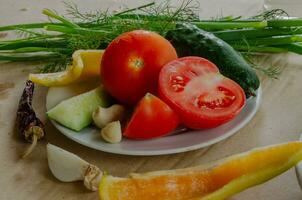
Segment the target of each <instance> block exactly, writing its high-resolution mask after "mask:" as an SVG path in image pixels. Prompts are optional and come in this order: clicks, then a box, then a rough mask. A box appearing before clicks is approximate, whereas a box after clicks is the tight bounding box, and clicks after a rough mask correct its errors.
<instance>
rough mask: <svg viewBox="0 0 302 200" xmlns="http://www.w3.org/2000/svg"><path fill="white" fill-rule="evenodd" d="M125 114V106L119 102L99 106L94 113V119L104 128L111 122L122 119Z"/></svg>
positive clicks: (96, 123) (98, 125)
mask: <svg viewBox="0 0 302 200" xmlns="http://www.w3.org/2000/svg"><path fill="white" fill-rule="evenodd" d="M124 114H125V108H124V107H123V106H122V105H119V104H115V105H112V106H110V107H109V108H103V107H100V106H99V107H98V108H97V109H96V110H95V111H94V112H93V113H92V119H93V122H94V124H95V125H96V126H97V127H99V128H103V127H105V126H106V125H107V124H109V123H110V122H113V121H117V120H122V119H123V117H124Z"/></svg>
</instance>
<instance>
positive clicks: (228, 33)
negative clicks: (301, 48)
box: [213, 27, 302, 41]
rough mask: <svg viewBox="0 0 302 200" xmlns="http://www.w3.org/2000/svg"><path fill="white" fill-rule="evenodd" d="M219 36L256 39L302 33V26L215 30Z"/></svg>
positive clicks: (233, 38) (228, 39)
mask: <svg viewBox="0 0 302 200" xmlns="http://www.w3.org/2000/svg"><path fill="white" fill-rule="evenodd" d="M213 33H214V34H215V35H216V36H217V37H219V38H221V39H223V40H226V41H230V40H238V38H239V39H240V38H244V39H255V38H261V37H269V36H281V35H289V34H290V35H296V34H302V27H301V28H300V27H299V28H277V29H275V28H265V29H238V30H223V31H215V32H213Z"/></svg>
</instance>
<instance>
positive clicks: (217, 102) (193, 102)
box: [159, 57, 246, 129]
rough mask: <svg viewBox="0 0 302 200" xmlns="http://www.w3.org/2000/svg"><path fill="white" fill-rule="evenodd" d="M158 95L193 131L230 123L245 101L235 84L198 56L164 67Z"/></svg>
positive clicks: (181, 59)
mask: <svg viewBox="0 0 302 200" xmlns="http://www.w3.org/2000/svg"><path fill="white" fill-rule="evenodd" d="M159 95H160V97H161V99H163V100H164V101H165V102H166V103H167V104H168V105H169V106H170V107H171V108H172V109H174V110H175V111H176V112H177V113H178V114H179V116H180V118H181V120H182V122H183V123H184V124H185V125H186V126H188V127H189V128H192V129H203V128H213V127H216V126H219V125H221V124H223V123H226V122H228V121H230V120H231V119H233V118H234V117H235V116H236V115H238V114H239V113H240V111H241V110H242V108H243V106H244V105H245V101H246V100H245V99H246V98H245V94H244V91H243V89H242V88H241V87H240V86H239V85H238V84H237V83H236V82H234V81H233V80H231V79H229V78H227V77H224V76H222V75H221V74H220V73H219V70H218V68H217V67H216V66H215V65H214V64H213V63H211V62H210V61H208V60H206V59H204V58H200V57H183V58H179V59H177V60H174V61H172V62H169V63H168V64H166V65H165V66H164V67H163V68H162V70H161V72H160V76H159Z"/></svg>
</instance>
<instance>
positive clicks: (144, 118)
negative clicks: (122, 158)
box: [123, 93, 179, 139]
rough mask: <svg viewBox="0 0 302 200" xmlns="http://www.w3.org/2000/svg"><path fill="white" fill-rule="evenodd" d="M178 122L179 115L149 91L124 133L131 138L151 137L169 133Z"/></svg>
mask: <svg viewBox="0 0 302 200" xmlns="http://www.w3.org/2000/svg"><path fill="white" fill-rule="evenodd" d="M178 124H179V118H178V115H177V114H176V113H175V112H174V111H173V110H172V109H171V108H170V107H169V106H168V105H167V104H166V103H164V102H163V101H162V100H160V99H159V98H158V97H156V96H154V95H152V94H150V93H147V94H146V95H145V96H144V97H143V98H142V99H141V100H140V102H139V103H138V105H137V107H136V108H135V111H134V113H133V115H132V117H131V119H130V121H129V123H128V124H127V126H126V128H125V130H124V132H123V135H124V136H125V137H128V138H131V139H150V138H155V137H160V136H163V135H166V134H169V133H170V132H171V131H173V130H174V129H175V128H176V127H177V126H178Z"/></svg>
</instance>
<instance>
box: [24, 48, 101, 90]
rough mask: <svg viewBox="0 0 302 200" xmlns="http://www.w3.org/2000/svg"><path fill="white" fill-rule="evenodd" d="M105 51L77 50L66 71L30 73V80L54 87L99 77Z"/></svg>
mask: <svg viewBox="0 0 302 200" xmlns="http://www.w3.org/2000/svg"><path fill="white" fill-rule="evenodd" d="M103 53H104V50H77V51H75V52H74V53H73V55H72V65H69V66H68V67H67V69H66V70H65V71H62V72H55V73H44V74H29V80H31V81H33V82H34V83H37V84H40V85H43V86H47V87H52V86H63V85H69V84H71V83H74V82H78V81H82V80H87V79H90V78H95V77H99V76H100V66H101V59H102V55H103Z"/></svg>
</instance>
